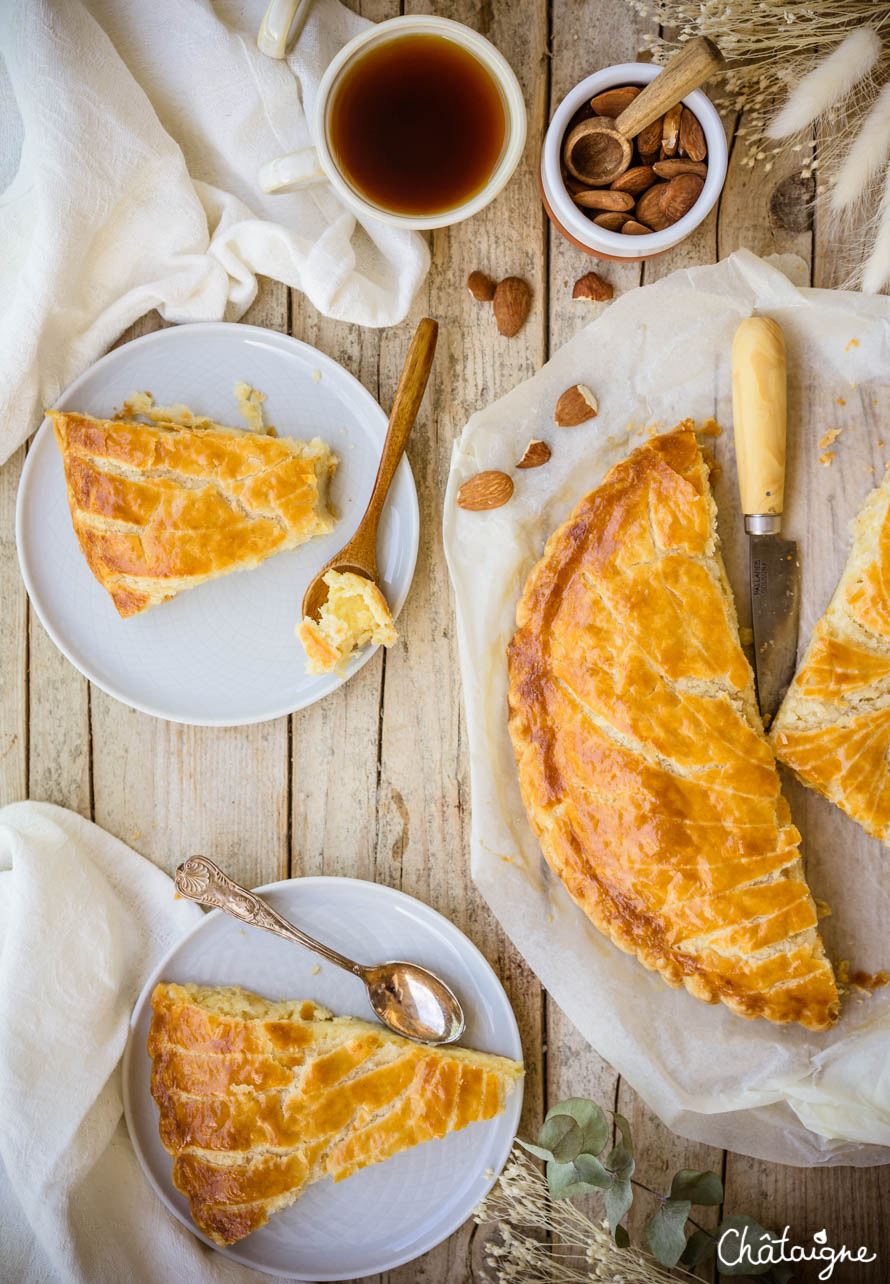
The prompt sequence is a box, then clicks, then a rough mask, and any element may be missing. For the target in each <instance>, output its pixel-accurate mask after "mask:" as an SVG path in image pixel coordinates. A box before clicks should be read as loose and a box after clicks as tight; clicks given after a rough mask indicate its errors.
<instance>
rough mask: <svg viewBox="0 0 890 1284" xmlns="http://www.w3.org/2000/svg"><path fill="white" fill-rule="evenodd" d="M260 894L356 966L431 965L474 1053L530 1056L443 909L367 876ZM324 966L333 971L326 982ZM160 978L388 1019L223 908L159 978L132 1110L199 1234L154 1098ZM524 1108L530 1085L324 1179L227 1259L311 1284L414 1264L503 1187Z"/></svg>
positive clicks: (136, 1064) (143, 1034) (136, 1062)
mask: <svg viewBox="0 0 890 1284" xmlns="http://www.w3.org/2000/svg"><path fill="white" fill-rule="evenodd" d="M259 890H260V891H261V892H262V893H263V895H264V896H265V897H266V898H267V899H268V900H269V901H270V902H271V904H272V905H274V907H275V908H276V909H277V910H278V911H279V912H280V913H282V914H284V915H285V916H287V917H289V918H291V919H293V921H294V922H295V923H297V924H298V925H299V926H300V927H302V928H305V930H306V931H308V932H309V933H311V934H312V935H314V936H316V937H318V938H319V939H321V940H324V941H325V942H326V943H328V944H330V945H333V946H334V947H335V948H336V949H338V950H340V951H342V952H343V953H344V954H347V955H349V956H350V957H353V958H358V959H359V960H361V961H368V962H372V961H373V962H376V961H379V960H381V959H389V958H406V959H411V960H412V961H416V962H417V963H421V964H423V965H424V966H426V967H429V968H431V969H432V970H433V971H435V972H436V973H438V975H440V976H441V977H442V978H443V979H444V980H445V981H446V982H447V983H448V984H449V985H450V986H451V987H452V988H453V989H454V991H455V992H456V994H457V995H458V997H459V998H460V1000H461V1003H462V1004H463V1007H464V1011H465V1013H466V1017H467V1029H466V1034H465V1035H464V1037H463V1038H462V1039H461V1043H463V1044H464V1045H465V1046H467V1047H475V1048H479V1049H481V1050H483V1051H485V1052H495V1053H498V1054H500V1055H502V1056H507V1057H513V1058H515V1059H516V1060H521V1059H522V1045H521V1043H520V1040H519V1031H518V1029H517V1026H516V1018H515V1017H514V1015H513V1011H512V1009H511V1007H510V1004H509V1002H508V1000H507V996H506V994H505V993H504V990H503V987H502V986H501V983H500V981H499V980H498V978H497V977H496V976H495V974H494V972H493V971H492V969H491V967H490V966H489V965H488V963H487V962H486V961H485V959H484V958H483V956H482V955H481V954H480V953H479V951H478V950H477V949H476V947H475V945H473V944H472V943H471V942H470V941H469V940H467V938H466V937H465V936H464V935H463V933H462V932H459V931H458V929H457V928H456V927H454V926H453V925H452V924H451V923H449V922H448V920H447V919H445V918H443V917H442V915H441V914H437V913H436V911H435V910H432V909H430V908H429V906H427V905H424V904H423V903H422V902H421V901H417V900H415V899H414V898H413V897H412V896H407V895H406V894H405V893H404V892H399V891H395V890H393V889H392V888H390V887H383V886H379V885H377V884H374V883H366V882H363V881H361V880H359V879H353V878H299V879H290V880H286V881H284V882H280V883H271V884H269V886H268V887H266V888H260V889H259ZM316 966H320V968H321V971H320V972H318V973H317V974H315V975H313V970H314V968H315V967H316ZM160 980H165V981H178V982H180V983H182V982H185V981H194V982H195V983H197V984H201V985H242V986H244V987H245V989H248V990H253V991H255V992H256V993H259V994H262V995H265V996H266V997H268V998H308V999H314V1000H316V1001H317V1002H319V1003H322V1004H324V1005H325V1007H328V1008H330V1009H331V1010H332V1011H334V1012H337V1013H343V1014H348V1015H350V1016H358V1017H362V1018H364V1019H366V1020H369V1019H370V1020H373V1019H374V1018H373V1014H372V1012H371V1009H370V1006H369V1004H368V1002H367V998H366V997H365V992H364V987H363V986H362V984H361V982H360V981H358V980H357V979H356V978H355V977H351V976H349V975H348V974H347V973H345V972H343V971H342V970H340V969H339V968H335V967H334V966H333V965H332V964H330V963H322V962H321V961H320V960H319V959H318V958H317V956H316V955H314V954H310V953H309V951H308V950H304V949H303V948H302V947H301V946H298V945H292V944H290V943H289V942H287V941H282V940H280V939H279V938H277V937H275V936H272V935H270V934H269V933H268V932H262V931H260V930H259V929H258V928H254V927H245V926H243V925H242V924H240V923H238V922H237V921H236V920H235V919H233V918H230V917H229V916H228V915H226V914H223V913H222V912H221V911H219V910H214V911H212V912H211V913H210V914H208V915H207V917H206V918H205V919H204V920H203V921H202V922H201V923H199V924H198V925H197V926H196V927H195V928H194V929H193V930H192V931H191V932H190V933H189V935H188V936H187V937H185V939H184V940H182V941H181V942H180V943H179V944H178V945H177V946H175V948H174V949H173V950H172V951H171V952H170V953H169V954H168V955H167V957H166V959H164V960H163V962H162V963H161V964H160V965H159V966H158V967H157V968H156V969H155V971H154V973H153V975H152V976H151V977H150V978H149V980H148V981H147V982H146V985H145V989H144V990H143V991H142V994H141V995H140V998H139V1001H138V1003H137V1004H136V1007H135V1009H134V1012H133V1016H132V1019H131V1022H130V1037H129V1040H128V1042H127V1049H126V1052H125V1054H124V1063H123V1084H124V1110H125V1112H126V1118H127V1126H128V1127H129V1129H130V1136H131V1138H132V1140H133V1145H134V1146H135V1148H136V1154H137V1155H138V1157H139V1160H140V1162H141V1164H142V1166H143V1168H144V1169H145V1172H146V1175H147V1176H148V1179H149V1181H150V1182H151V1184H152V1186H153V1187H154V1189H155V1190H156V1192H157V1193H158V1195H159V1196H160V1197H161V1199H162V1200H163V1202H164V1203H165V1204H166V1205H167V1207H168V1208H169V1209H170V1210H171V1212H173V1213H174V1214H175V1215H176V1216H177V1217H178V1218H179V1220H180V1221H181V1222H183V1223H184V1225H186V1226H187V1227H188V1228H189V1230H191V1231H192V1232H193V1233H194V1234H196V1235H199V1232H198V1231H197V1230H196V1229H195V1226H194V1223H193V1222H192V1220H191V1217H190V1215H189V1211H188V1204H187V1202H186V1200H185V1199H184V1198H183V1197H182V1195H180V1193H179V1192H178V1191H177V1190H176V1188H175V1187H174V1186H173V1183H172V1180H171V1176H170V1172H171V1166H172V1160H171V1158H170V1156H169V1155H168V1154H167V1152H166V1150H164V1147H163V1146H162V1145H161V1141H160V1138H159V1136H158V1112H157V1108H156V1106H155V1103H154V1101H153V1100H152V1097H151V1092H150V1069H151V1063H150V1061H149V1058H148V1055H147V1053H146V1040H147V1038H148V1028H149V1024H150V1021H151V1005H150V996H151V991H152V989H153V988H154V986H155V984H156V983H157V982H158V981H160ZM521 1107H522V1086H521V1084H520V1085H517V1087H516V1088H515V1089H514V1090H513V1092H512V1093H511V1094H510V1097H509V1098H508V1102H507V1109H506V1111H505V1113H504V1114H502V1115H499V1116H497V1118H495V1119H490V1120H487V1121H486V1122H484V1123H474V1124H470V1125H469V1127H467V1128H464V1129H463V1130H462V1131H461V1132H457V1133H451V1134H450V1135H449V1136H447V1137H443V1138H442V1139H441V1140H440V1141H428V1142H425V1143H424V1144H423V1145H420V1146H416V1147H414V1149H413V1150H408V1151H404V1152H403V1153H402V1154H400V1155H396V1156H395V1157H394V1158H393V1159H388V1160H386V1161H385V1162H384V1163H380V1164H375V1165H373V1166H372V1167H370V1168H365V1169H363V1170H362V1171H361V1172H359V1173H356V1175H355V1176H354V1177H350V1178H348V1179H347V1180H346V1181H343V1182H338V1183H337V1184H336V1185H335V1184H334V1183H333V1182H332V1181H331V1180H330V1179H327V1180H325V1181H321V1182H318V1183H316V1184H315V1185H313V1186H310V1187H309V1189H308V1190H307V1191H306V1192H305V1194H303V1195H302V1196H301V1197H300V1198H299V1199H298V1200H297V1202H296V1204H294V1205H293V1206H292V1207H290V1208H287V1209H285V1210H284V1211H283V1212H280V1213H275V1215H274V1216H273V1217H272V1218H271V1219H270V1220H269V1222H268V1223H267V1225H265V1226H263V1227H261V1228H260V1229H259V1230H257V1231H254V1232H253V1234H252V1235H249V1236H247V1238H246V1239H243V1240H241V1241H240V1242H239V1243H238V1244H236V1245H234V1246H233V1247H232V1248H228V1249H219V1250H218V1251H220V1252H222V1253H224V1255H225V1256H226V1257H230V1258H232V1260H233V1261H236V1262H242V1263H243V1264H244V1265H246V1266H252V1267H255V1268H256V1269H257V1270H261V1271H268V1272H270V1273H271V1274H273V1275H285V1276H288V1277H289V1278H292V1279H301V1280H343V1279H354V1278H355V1277H356V1276H361V1275H374V1274H376V1273H377V1272H378V1271H387V1270H391V1269H393V1268H394V1267H396V1266H400V1265H401V1264H402V1263H404V1262H409V1261H411V1260H412V1259H413V1258H415V1257H419V1256H420V1254H421V1253H425V1252H427V1251H428V1250H429V1249H431V1248H433V1247H434V1246H435V1245H436V1244H438V1243H440V1242H441V1241H442V1240H444V1239H447V1237H448V1236H449V1235H451V1234H452V1233H453V1232H454V1231H455V1230H457V1228H458V1227H459V1226H461V1225H462V1224H463V1223H464V1222H465V1221H466V1219H467V1218H468V1217H469V1216H470V1215H471V1213H472V1212H473V1210H474V1208H475V1207H476V1205H477V1204H478V1203H479V1201H480V1200H481V1199H482V1198H483V1197H484V1196H485V1195H486V1194H487V1192H488V1191H489V1190H490V1189H491V1187H492V1185H493V1182H494V1179H493V1177H492V1176H490V1175H487V1174H490V1173H497V1172H499V1171H500V1169H501V1168H502V1167H503V1164H504V1163H505V1161H506V1158H507V1155H508V1154H509V1151H510V1146H511V1144H512V1140H513V1137H514V1135H515V1132H516V1127H517V1123H518V1121H519V1113H520V1110H521ZM199 1238H201V1239H204V1242H205V1243H210V1241H209V1240H206V1239H205V1237H204V1236H203V1235H199ZM211 1246H212V1247H215V1246H214V1245H211Z"/></svg>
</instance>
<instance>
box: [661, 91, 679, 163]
mask: <svg viewBox="0 0 890 1284" xmlns="http://www.w3.org/2000/svg"><path fill="white" fill-rule="evenodd" d="M682 115H683V104H682V103H677V105H676V107H670V108H669V109H668V110H667V111H666V112H665V113H664V123H663V125H662V127H661V150H662V151H663V152H664V155H665V156H673V155H674V153H675V152H676V150H677V145H678V144H679V141H680V118H681V116H682ZM663 159H664V157H662V160H663Z"/></svg>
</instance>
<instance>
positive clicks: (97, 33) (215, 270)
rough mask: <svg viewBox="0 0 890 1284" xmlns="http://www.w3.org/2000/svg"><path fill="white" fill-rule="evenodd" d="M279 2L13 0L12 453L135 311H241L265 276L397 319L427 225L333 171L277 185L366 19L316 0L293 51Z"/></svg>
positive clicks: (0, 222)
mask: <svg viewBox="0 0 890 1284" xmlns="http://www.w3.org/2000/svg"><path fill="white" fill-rule="evenodd" d="M264 8H265V0H213V3H211V0H152V3H151V4H145V3H144V0H3V3H0V192H2V195H0V246H2V253H0V463H2V462H3V461H4V460H5V459H6V458H7V457H8V456H9V454H10V453H11V452H12V450H13V449H14V448H15V447H16V446H17V445H18V444H19V443H20V442H21V441H23V440H24V439H25V437H26V436H27V435H28V434H29V433H30V432H32V431H33V429H34V428H35V427H36V425H37V421H38V418H39V412H40V411H41V410H42V409H43V407H44V406H46V405H50V404H51V403H52V402H53V401H54V400H55V399H56V398H57V397H58V395H59V393H60V392H61V391H62V390H63V389H64V388H65V387H66V386H67V384H69V383H70V382H71V381H72V380H73V379H74V378H75V377H76V376H77V375H78V374H80V373H81V371H83V370H84V369H86V367H87V366H88V365H90V364H91V362H93V361H94V360H96V358H97V357H99V356H100V355H101V353H102V352H103V351H104V350H105V349H106V348H107V347H108V346H109V344H111V343H113V342H114V340H115V339H116V338H118V336H119V335H120V334H121V333H122V332H123V331H124V330H125V329H126V327H127V326H128V325H130V324H131V323H132V322H133V321H135V320H136V319H137V318H138V317H140V316H142V315H143V314H144V313H146V312H148V311H150V310H151V309H152V308H158V309H159V311H160V313H161V315H162V316H163V317H165V318H166V319H167V320H169V321H212V320H222V319H225V320H229V321H232V320H236V319H237V318H238V317H240V316H241V315H242V313H243V312H244V311H245V310H246V309H247V308H248V307H249V305H250V303H251V302H252V300H253V298H254V296H255V294H256V288H257V285H256V275H257V273H261V274H263V275H266V276H270V277H274V278H275V279H277V280H279V281H283V282H285V283H286V284H287V285H290V286H294V287H295V288H297V289H299V290H302V291H304V292H305V294H306V295H307V296H308V298H309V299H310V300H311V301H312V303H313V304H315V306H316V307H317V308H319V309H320V311H322V312H324V313H325V314H326V315H328V316H331V317H336V318H337V319H339V320H344V321H352V322H355V323H357V324H360V325H369V326H387V325H393V324H395V323H396V322H398V321H400V320H401V319H402V318H403V317H404V315H405V313H406V312H407V310H408V307H409V304H410V302H411V299H412V298H413V296H414V294H415V293H416V291H417V288H418V286H419V285H420V283H421V281H422V280H423V278H424V276H425V274H426V271H427V268H428V266H429V251H428V249H427V245H426V242H425V241H424V240H423V238H422V237H421V236H419V235H418V234H417V233H416V232H407V231H404V230H402V229H399V228H394V227H389V226H387V225H385V224H383V223H380V222H377V221H375V220H371V219H368V220H362V221H359V220H357V219H356V217H355V215H353V214H352V213H351V212H350V211H349V210H348V209H347V208H346V207H345V206H344V205H343V203H342V202H341V201H340V199H339V197H338V196H337V195H336V194H335V193H334V191H333V189H332V188H331V186H330V184H328V183H324V184H321V185H318V186H315V187H312V188H308V189H305V190H303V191H301V192H293V193H287V194H282V195H278V196H266V195H264V194H263V193H262V192H261V191H260V189H259V187H258V186H257V183H256V174H257V170H258V168H259V166H260V164H261V163H262V162H263V161H266V160H269V159H271V158H272V157H273V156H277V155H280V154H282V153H284V152H288V151H293V150H295V149H297V148H300V147H304V146H307V145H308V144H309V143H310V141H311V140H310V136H309V125H308V118H310V117H311V113H312V109H313V106H314V102H315V95H316V91H317V88H318V84H319V81H320V79H321V76H322V74H323V72H324V70H325V68H326V67H327V65H328V63H329V62H330V60H331V58H332V57H333V56H334V54H335V53H336V52H337V50H338V49H339V48H340V47H341V46H342V45H343V44H345V43H346V41H347V40H350V39H351V38H352V37H353V36H354V35H356V34H357V33H358V32H359V31H361V30H363V29H364V28H365V27H366V26H367V25H368V23H367V22H366V21H365V20H364V19H363V18H359V17H357V16H356V15H355V14H353V13H350V12H349V11H348V10H347V9H344V8H343V6H342V5H340V4H339V3H337V0H313V3H312V5H311V7H310V11H309V16H308V18H307V21H306V24H305V26H304V28H303V30H302V32H301V33H300V36H299V39H298V40H297V42H296V43H295V45H294V47H293V48H292V49H291V52H290V54H289V56H288V59H287V61H286V62H282V61H278V60H276V59H272V58H267V57H266V56H264V55H263V54H261V53H260V52H259V50H258V49H257V47H256V33H257V30H258V28H259V24H260V21H261V19H262V15H263V11H264Z"/></svg>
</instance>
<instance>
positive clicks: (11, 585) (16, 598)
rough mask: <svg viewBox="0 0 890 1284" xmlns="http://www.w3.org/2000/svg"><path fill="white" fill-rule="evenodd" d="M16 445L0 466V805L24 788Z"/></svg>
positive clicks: (23, 602) (24, 608) (24, 658)
mask: <svg viewBox="0 0 890 1284" xmlns="http://www.w3.org/2000/svg"><path fill="white" fill-rule="evenodd" d="M24 462H25V447H24V446H20V447H19V449H18V450H17V451H15V453H14V454H13V455H12V456H11V458H10V459H8V460H7V462H6V463H5V464H4V465H3V467H2V468H0V602H2V607H0V806H2V805H3V804H5V803H8V802H18V801H19V800H20V799H22V798H25V797H26V796H27V792H28V605H27V597H26V594H25V586H24V584H23V583H22V577H21V575H20V574H19V562H18V556H17V554H16V548H15V499H16V494H17V493H18V486H19V478H20V477H21V474H22V465H23V464H24Z"/></svg>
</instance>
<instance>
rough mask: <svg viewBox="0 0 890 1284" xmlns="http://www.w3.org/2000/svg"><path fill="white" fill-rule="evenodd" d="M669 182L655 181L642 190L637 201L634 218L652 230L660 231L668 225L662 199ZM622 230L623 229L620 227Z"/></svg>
mask: <svg viewBox="0 0 890 1284" xmlns="http://www.w3.org/2000/svg"><path fill="white" fill-rule="evenodd" d="M669 186H670V184H669V183H656V184H655V186H654V187H650V188H649V190H648V191H647V192H644V193H643V195H642V196H641V197H640V199H639V200H638V201H637V208H636V211H635V213H636V218H637V221H638V222H640V223H644V224H645V225H646V227H651V228H652V230H653V232H662V231H664V229H665V228H666V227H670V224H671V220H670V219H669V218H668V216H667V215H666V214H665V212H664V208H663V205H662V201H663V199H664V194H665V192H666V191H667V189H668V187H669ZM621 230H622V231H624V229H623V228H622V229H621Z"/></svg>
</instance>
